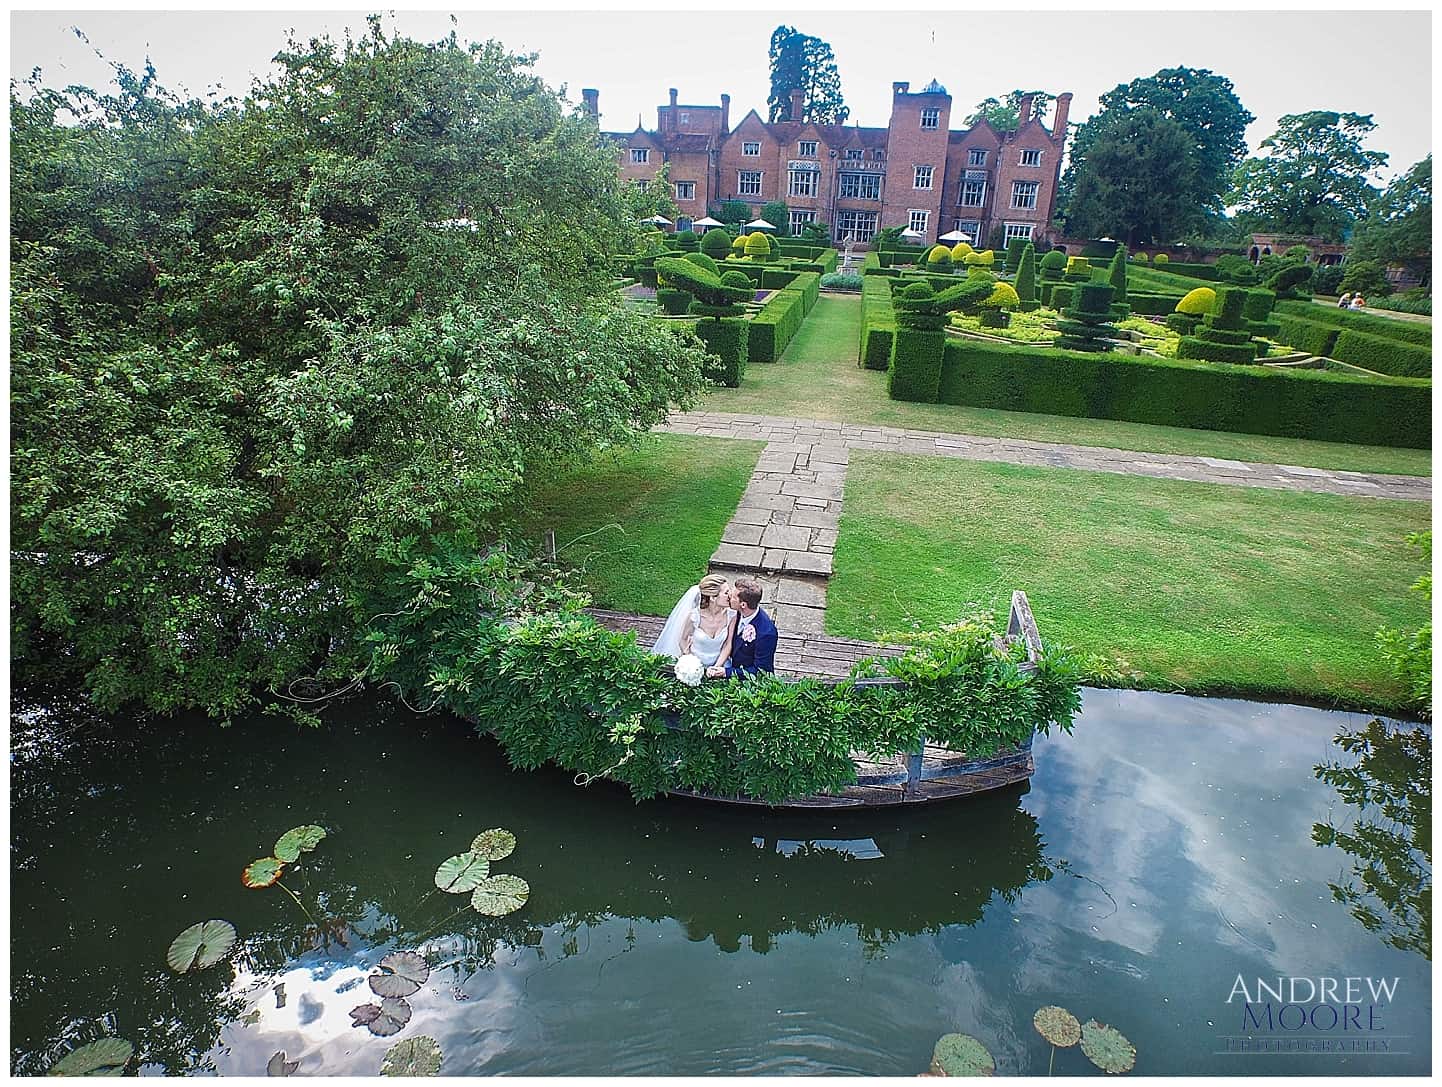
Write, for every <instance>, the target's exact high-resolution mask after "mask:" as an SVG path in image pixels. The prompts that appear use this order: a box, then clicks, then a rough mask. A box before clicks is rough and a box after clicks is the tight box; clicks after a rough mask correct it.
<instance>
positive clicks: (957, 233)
mask: <svg viewBox="0 0 1442 1087" xmlns="http://www.w3.org/2000/svg"><path fill="white" fill-rule="evenodd" d="M936 240H937V241H939V242H951V244H952V245H955V244H956V243H957V242H969V241H971V240H972V237H971V235H970V234H967V233H965V232H964V231H961V230H948V231H947V232H946V233H945V234H943V235H942V236H941V237H939V238H937V239H936Z"/></svg>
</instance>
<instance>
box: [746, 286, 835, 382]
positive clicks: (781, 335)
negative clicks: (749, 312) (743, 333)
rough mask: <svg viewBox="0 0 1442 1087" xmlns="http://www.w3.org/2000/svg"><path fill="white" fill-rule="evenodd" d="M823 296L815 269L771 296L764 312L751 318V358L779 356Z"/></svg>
mask: <svg viewBox="0 0 1442 1087" xmlns="http://www.w3.org/2000/svg"><path fill="white" fill-rule="evenodd" d="M820 296H821V277H820V276H819V275H817V274H816V273H814V272H803V273H800V274H798V275H797V276H796V278H795V279H794V280H792V284H791V286H789V287H787V288H786V289H785V290H780V291H777V292H776V293H775V294H774V295H772V297H771V298H769V299H767V301H766V305H764V306H762V307H761V312H760V313H758V314H756V316H754V317H752V318H751V337H750V361H752V362H775V361H776V360H777V359H779V358H780V357H781V353H782V352H783V351H785V350H786V345H787V344H789V343H790V342H791V337H793V336H795V335H796V330H797V329H799V328H800V327H801V322H802V321H804V320H805V319H806V315H807V314H808V313H810V312H811V307H812V306H814V305H816V300H817V299H818V298H819V297H820Z"/></svg>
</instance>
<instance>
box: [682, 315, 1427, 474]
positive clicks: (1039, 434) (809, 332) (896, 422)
mask: <svg viewBox="0 0 1442 1087" xmlns="http://www.w3.org/2000/svg"><path fill="white" fill-rule="evenodd" d="M860 321H861V302H860V300H859V299H857V298H852V297H836V296H827V295H823V296H822V298H821V300H820V301H819V302H817V304H816V307H815V309H813V310H812V312H811V315H810V316H809V317H807V319H806V322H805V324H803V325H802V326H801V330H800V331H799V332H797V334H796V338H795V339H794V340H792V341H791V345H790V347H788V348H787V350H786V353H785V354H784V355H783V356H782V357H781V361H779V362H776V363H758V364H756V365H753V366H750V367H748V368H747V370H746V376H745V377H744V378H743V379H742V382H741V387H740V388H738V389H717V390H715V391H714V392H712V393H711V394H710V395H709V396H708V397H707V398H706V400H705V403H704V405H703V406H704V407H705V408H706V409H707V410H710V411H729V412H745V413H755V414H761V415H783V416H795V417H799V418H806V419H831V420H837V421H841V422H848V423H869V424H874V425H878V426H897V427H910V428H912V429H914V430H934V431H945V432H948V433H957V434H980V435H984V436H989V437H1005V438H1027V439H1030V440H1032V441H1038V442H1059V443H1064V444H1069V445H1095V446H1104V447H1106V448H1109V449H1136V450H1141V451H1145V452H1152V453H1177V454H1182V455H1189V456H1204V457H1220V458H1223V459H1227V460H1242V461H1261V462H1266V463H1272V464H1299V465H1306V466H1308V467H1312V468H1341V469H1346V470H1350V471H1356V472H1386V473H1390V474H1399V475H1419V476H1426V475H1431V474H1432V454H1431V451H1430V450H1425V449H1389V448H1384V447H1379V446H1362V445H1346V444H1343V443H1340V442H1314V441H1301V440H1297V439H1292V438H1273V437H1266V436H1263V435H1253V434H1227V433H1223V432H1219V431H1207V430H1188V429H1184V428H1180V427H1164V426H1152V425H1149V424H1145V423H1125V422H1116V421H1113V420H1107V419H1076V418H1071V417H1067V416H1059V415H1036V414H1031V413H1027V412H1008V411H995V410H992V409H988V408H969V407H954V406H951V405H947V404H906V403H900V402H898V401H894V400H889V399H888V398H887V396H886V374H884V373H882V372H880V371H875V370H863V369H861V368H860V367H859V366H857V364H856V356H857V346H858V339H859V337H860Z"/></svg>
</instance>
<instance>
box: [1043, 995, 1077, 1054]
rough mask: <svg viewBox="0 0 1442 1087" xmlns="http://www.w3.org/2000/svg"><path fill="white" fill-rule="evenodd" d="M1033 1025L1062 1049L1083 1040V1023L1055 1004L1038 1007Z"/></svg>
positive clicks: (1049, 1040)
mask: <svg viewBox="0 0 1442 1087" xmlns="http://www.w3.org/2000/svg"><path fill="white" fill-rule="evenodd" d="M1031 1025H1032V1026H1034V1027H1036V1032H1037V1033H1038V1034H1040V1035H1041V1036H1042V1037H1043V1038H1045V1039H1046V1040H1047V1041H1048V1042H1050V1043H1051V1044H1052V1045H1054V1046H1058V1047H1060V1048H1062V1049H1065V1048H1066V1047H1067V1046H1072V1045H1076V1044H1077V1042H1079V1041H1081V1024H1080V1023H1078V1022H1077V1020H1076V1016H1074V1015H1073V1014H1072V1013H1071V1012H1069V1011H1067V1010H1066V1009H1065V1008H1058V1007H1057V1006H1056V1005H1055V1004H1048V1005H1047V1006H1046V1007H1045V1008H1038V1009H1037V1011H1036V1014H1035V1015H1033V1016H1032V1017H1031Z"/></svg>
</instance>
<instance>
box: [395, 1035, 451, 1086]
mask: <svg viewBox="0 0 1442 1087" xmlns="http://www.w3.org/2000/svg"><path fill="white" fill-rule="evenodd" d="M440 1070H441V1044H440V1043H439V1042H437V1041H436V1040H435V1039H434V1038H432V1037H430V1036H429V1035H427V1034H422V1035H421V1036H420V1037H418V1038H407V1039H406V1040H405V1041H404V1042H397V1043H396V1044H395V1045H393V1046H391V1047H390V1048H389V1049H387V1050H386V1055H385V1060H383V1061H382V1062H381V1075H383V1076H434V1075H436V1074H437V1073H438V1072H440Z"/></svg>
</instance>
